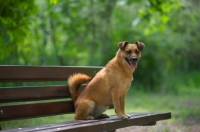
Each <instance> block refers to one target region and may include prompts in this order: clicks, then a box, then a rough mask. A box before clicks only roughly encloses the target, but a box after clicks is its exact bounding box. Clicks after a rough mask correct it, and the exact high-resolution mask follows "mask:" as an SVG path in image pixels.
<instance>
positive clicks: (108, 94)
mask: <svg viewBox="0 0 200 132" xmlns="http://www.w3.org/2000/svg"><path fill="white" fill-rule="evenodd" d="M118 47H119V49H118V51H117V53H116V55H115V57H114V58H113V59H112V60H110V61H109V62H108V63H107V65H106V66H105V67H104V68H102V69H101V70H100V71H99V72H98V73H97V74H96V75H95V77H94V78H93V79H91V77H89V76H87V75H85V74H82V73H76V74H74V75H71V76H70V77H69V78H68V86H69V91H70V93H71V98H72V100H73V102H74V107H75V120H93V119H102V118H108V117H109V116H108V115H106V114H103V112H105V111H106V109H108V108H109V106H110V105H111V104H113V105H114V109H115V113H116V114H117V116H118V118H119V119H128V118H130V115H128V114H125V110H124V107H125V96H126V93H127V91H128V89H129V87H130V85H131V81H132V80H133V76H132V74H133V72H134V71H135V69H136V68H137V64H138V60H139V59H140V57H141V51H142V49H143V48H144V47H145V45H144V44H143V43H142V42H138V41H136V42H135V43H133V44H129V43H128V42H127V41H123V42H119V43H118ZM90 80H91V81H90ZM87 82H89V83H88V85H87V86H86V87H85V88H84V90H83V91H82V92H81V93H79V92H78V89H79V86H80V85H81V84H83V83H87Z"/></svg>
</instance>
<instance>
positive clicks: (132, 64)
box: [125, 56, 138, 68]
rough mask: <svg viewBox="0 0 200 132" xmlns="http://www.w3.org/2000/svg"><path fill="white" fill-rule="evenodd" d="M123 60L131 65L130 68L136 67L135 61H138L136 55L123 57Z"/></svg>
mask: <svg viewBox="0 0 200 132" xmlns="http://www.w3.org/2000/svg"><path fill="white" fill-rule="evenodd" d="M125 60H126V61H127V63H128V64H129V65H130V66H131V67H132V68H137V62H138V58H137V57H135V56H134V57H132V58H127V57H125Z"/></svg>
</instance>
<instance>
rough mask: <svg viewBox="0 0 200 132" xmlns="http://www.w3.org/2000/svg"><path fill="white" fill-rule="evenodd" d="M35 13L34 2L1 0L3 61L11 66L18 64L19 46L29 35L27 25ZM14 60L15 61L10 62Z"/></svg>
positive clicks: (0, 38) (0, 50)
mask: <svg viewBox="0 0 200 132" xmlns="http://www.w3.org/2000/svg"><path fill="white" fill-rule="evenodd" d="M34 12H35V7H34V1H29V2H27V1H26V0H21V1H16V0H0V36H1V37H0V47H1V48H0V59H1V60H3V61H6V62H7V63H10V64H14V63H16V62H17V61H16V59H15V57H16V56H18V47H19V44H21V43H23V40H24V39H25V36H26V35H27V33H28V30H27V25H28V24H30V21H29V20H30V16H31V15H32V14H34ZM12 58H14V59H13V60H12V61H10V60H11V59H12ZM0 63H1V64H2V63H3V62H2V61H0ZM4 64H5V63H4Z"/></svg>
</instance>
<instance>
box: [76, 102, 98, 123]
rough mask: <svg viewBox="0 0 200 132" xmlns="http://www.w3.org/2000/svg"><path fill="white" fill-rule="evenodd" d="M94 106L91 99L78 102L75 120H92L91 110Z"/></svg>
mask: <svg viewBox="0 0 200 132" xmlns="http://www.w3.org/2000/svg"><path fill="white" fill-rule="evenodd" d="M94 106H95V103H94V101H91V100H88V101H84V102H81V103H80V104H78V106H77V107H76V111H75V120H93V119H94V117H93V116H92V111H93V109H94Z"/></svg>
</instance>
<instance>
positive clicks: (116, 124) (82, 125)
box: [4, 112, 171, 132]
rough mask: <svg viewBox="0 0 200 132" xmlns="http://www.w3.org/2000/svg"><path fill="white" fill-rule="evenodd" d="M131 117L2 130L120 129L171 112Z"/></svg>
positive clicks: (73, 131) (92, 131)
mask: <svg viewBox="0 0 200 132" xmlns="http://www.w3.org/2000/svg"><path fill="white" fill-rule="evenodd" d="M130 115H131V118H130V119H128V120H119V119H118V118H117V117H116V116H111V117H110V118H108V119H102V120H88V121H81V120H79V121H73V122H64V123H57V124H50V125H43V126H37V127H28V128H20V129H13V130H7V131H4V132H33V131H38V132H54V131H61V132H89V131H90V132H102V131H109V130H115V129H120V128H124V127H129V126H141V125H145V124H150V123H151V122H156V121H159V120H166V119H170V118H171V113H170V112H166V113H130Z"/></svg>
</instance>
